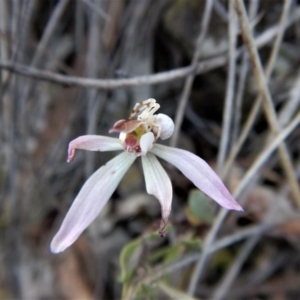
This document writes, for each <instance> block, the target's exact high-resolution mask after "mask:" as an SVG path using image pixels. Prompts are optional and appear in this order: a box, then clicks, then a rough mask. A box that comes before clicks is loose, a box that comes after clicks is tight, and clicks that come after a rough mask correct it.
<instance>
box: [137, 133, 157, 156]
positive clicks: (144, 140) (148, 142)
mask: <svg viewBox="0 0 300 300" xmlns="http://www.w3.org/2000/svg"><path fill="white" fill-rule="evenodd" d="M153 143H154V134H153V133H152V132H147V133H145V134H143V135H142V137H141V139H140V147H141V152H142V155H145V154H146V153H147V152H148V151H149V150H151V148H152V147H153Z"/></svg>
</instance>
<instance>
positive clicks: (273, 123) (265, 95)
mask: <svg viewBox="0 0 300 300" xmlns="http://www.w3.org/2000/svg"><path fill="white" fill-rule="evenodd" d="M288 2H290V0H286V3H288ZM287 6H289V5H288V4H287ZM235 7H236V11H237V14H238V17H239V21H240V26H241V29H242V35H243V38H244V41H245V44H246V47H247V49H248V51H249V55H250V60H251V62H252V64H253V72H254V75H255V79H256V81H257V85H258V88H259V91H260V94H261V96H262V99H263V108H264V111H265V114H266V118H267V120H268V122H269V125H270V127H271V129H272V132H273V133H274V134H275V135H278V134H279V133H280V126H279V123H278V121H277V116H276V112H275V109H274V106H273V101H272V98H271V94H270V91H269V88H268V85H267V80H266V76H265V74H264V71H263V68H262V65H261V61H260V58H259V55H258V51H257V48H256V46H255V43H254V39H253V36H252V33H251V29H250V26H249V21H248V17H247V13H246V9H245V6H244V3H243V1H242V0H236V1H235ZM279 156H280V160H281V163H282V166H283V168H284V170H285V173H286V175H287V178H288V181H289V183H290V186H291V191H292V194H293V196H294V201H295V203H296V205H297V206H298V207H299V208H300V189H299V185H298V181H297V178H296V176H295V173H294V170H293V165H292V162H291V159H290V156H289V152H288V149H287V147H286V144H285V143H282V145H280V146H279Z"/></svg>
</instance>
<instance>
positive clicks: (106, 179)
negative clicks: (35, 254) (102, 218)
mask: <svg viewBox="0 0 300 300" xmlns="http://www.w3.org/2000/svg"><path fill="white" fill-rule="evenodd" d="M135 158H136V156H135V155H134V154H132V153H128V152H122V153H121V154H119V155H118V156H116V157H115V158H113V159H112V160H110V161H109V162H108V163H107V164H105V165H104V166H102V167H101V168H100V169H98V170H97V171H96V172H95V173H94V174H93V175H92V176H91V177H90V178H89V179H88V180H87V181H86V182H85V184H84V185H83V187H82V188H81V190H80V192H79V194H78V196H77V197H76V199H75V200H74V202H73V204H72V206H71V208H70V209H69V211H68V213H67V215H66V217H65V219H64V221H63V223H62V225H61V227H60V229H59V231H58V233H57V234H56V235H55V237H54V238H53V240H52V242H51V251H52V252H54V253H57V252H61V251H63V250H65V249H66V248H67V247H69V246H70V245H71V244H72V243H74V241H75V240H76V239H77V238H78V236H79V235H80V234H81V233H82V231H83V230H84V229H85V228H86V227H88V226H89V225H90V223H91V222H92V221H93V220H94V219H95V218H96V217H97V215H98V214H99V213H100V211H101V210H102V208H103V207H104V205H105V204H106V202H107V201H108V199H109V198H110V197H111V195H112V193H113V192H114V191H115V189H116V188H117V185H118V184H119V182H120V180H121V179H122V177H123V176H124V174H125V173H126V171H127V170H128V169H129V167H130V166H131V164H132V163H133V162H134V160H135Z"/></svg>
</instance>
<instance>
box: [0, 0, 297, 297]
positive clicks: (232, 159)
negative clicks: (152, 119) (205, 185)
mask: <svg viewBox="0 0 300 300" xmlns="http://www.w3.org/2000/svg"><path fill="white" fill-rule="evenodd" d="M243 6H245V8H246V11H247V15H248V17H247V18H246V19H245V16H244V15H243V14H242V13H243V10H242V8H243ZM235 9H237V12H239V13H238V14H237V13H236V12H235ZM241 22H244V24H247V25H248V27H249V28H251V30H252V33H251V32H250V33H249V32H248V31H247V28H246V27H244V28H242V29H241V27H240V26H239V24H240V23H241ZM245 41H246V42H245ZM251 41H252V42H253V41H254V42H255V46H254V47H252V50H253V49H254V50H253V51H252V52H251V51H250V52H249V49H250V48H251V45H252V46H253V44H251ZM256 52H257V53H258V54H259V60H257V57H256V56H255V53H256ZM0 56H1V61H0V68H1V70H0V71H1V78H0V79H1V87H0V97H1V101H0V139H1V140H0V141H1V147H0V299H214V300H215V299H300V285H299V283H300V219H299V216H300V214H299V209H300V193H299V184H298V183H299V176H300V160H299V158H300V156H299V149H300V143H299V137H300V129H299V125H298V124H299V107H300V106H299V102H300V72H299V66H300V3H299V1H292V0H282V1H281V0H280V1H277V0H276V1H259V0H251V1H250V0H249V1H241V0H232V1H231V0H230V1H222V0H214V1H213V0H206V1H204V0H203V1H199V0H160V1H158V0H155V1H151V0H59V1H58V0H44V1H38V0H0ZM255 57H256V60H255ZM259 62H260V63H261V64H262V67H263V70H264V72H262V70H261V69H260V68H259V67H258V65H257V63H259ZM255 64H256V65H255ZM253 65H255V68H253ZM264 74H265V78H264ZM148 98H155V99H156V100H157V101H158V103H159V104H160V105H161V109H160V111H159V112H161V113H165V114H167V115H169V116H170V117H172V118H173V119H174V120H175V124H176V128H177V130H178V131H176V133H175V135H174V136H173V137H172V139H171V142H170V141H165V144H167V145H170V143H171V145H173V146H176V147H179V148H184V149H187V150H189V151H191V152H193V153H196V154H197V155H198V156H200V157H202V158H203V159H205V160H206V161H207V162H208V163H209V164H210V165H211V166H212V167H213V168H214V169H215V170H216V171H217V172H218V174H219V175H220V176H221V177H222V179H223V180H224V182H225V183H226V185H227V186H228V187H229V189H230V190H231V192H232V193H233V195H234V196H235V197H236V199H237V201H238V202H240V203H241V204H242V206H243V207H244V210H245V211H244V212H226V211H224V210H220V208H219V207H217V206H216V205H215V204H214V203H213V201H211V200H210V199H208V198H207V197H206V196H205V195H203V194H202V193H201V192H200V191H198V190H197V189H195V187H194V186H193V185H192V183H191V182H190V181H189V180H188V179H186V178H185V177H184V176H183V175H182V174H181V173H180V172H179V171H177V170H176V169H174V168H172V167H171V166H169V165H168V164H167V163H165V162H162V164H163V166H164V167H165V168H166V170H167V172H168V174H169V175H170V177H171V180H172V184H173V190H174V197H173V203H172V213H171V217H170V222H169V225H168V227H167V231H168V235H167V237H166V238H164V239H162V238H160V237H159V235H158V233H157V232H158V228H159V221H160V205H159V202H158V201H157V200H156V199H155V198H154V197H152V196H150V195H147V193H146V190H145V183H144V178H143V173H142V169H141V165H140V161H139V160H137V161H136V162H135V164H134V165H133V166H132V167H131V168H130V170H129V171H128V173H127V174H126V176H125V177H124V179H123V180H122V182H121V184H120V185H119V187H118V188H117V190H116V192H115V193H114V194H113V196H112V199H111V200H110V201H109V202H108V204H107V205H106V206H105V208H104V209H103V211H102V212H101V214H100V216H99V217H98V218H97V219H96V220H95V221H94V222H93V223H92V225H91V226H89V228H88V229H87V230H86V231H85V232H84V234H82V236H81V237H80V238H79V239H78V241H77V242H76V243H75V244H74V245H72V246H71V247H70V248H69V249H67V250H66V251H65V252H63V253H61V254H57V255H55V254H52V253H51V252H50V250H49V245H50V241H51V239H52V238H53V236H54V234H55V233H56V232H57V230H58V228H59V226H60V224H61V222H62V220H63V218H64V216H65V215H66V212H67V210H68V208H69V207H70V205H71V203H72V201H73V199H74V198H75V197H76V195H77V193H78V192H79V190H80V188H81V186H82V185H83V183H84V182H85V180H86V179H87V178H88V177H89V176H90V175H91V174H92V173H93V172H94V171H95V170H97V169H98V168H99V167H100V166H101V165H103V164H105V163H106V162H107V161H108V160H109V159H111V158H113V157H114V156H115V153H111V152H104V153H98V152H97V153H88V152H85V151H78V152H77V155H76V158H75V160H74V161H73V162H72V163H70V164H68V163H66V158H67V147H68V143H69V141H71V140H72V139H74V138H76V137H78V136H80V135H85V134H98V135H108V130H109V129H110V128H111V127H112V126H113V124H114V123H115V122H116V121H117V120H120V119H124V118H127V117H128V116H129V114H130V111H131V109H132V108H133V106H134V104H135V103H136V102H137V101H141V100H145V99H148ZM268 100H270V101H268ZM261 104H263V105H261ZM280 139H281V141H282V140H284V143H283V144H282V145H281V146H280V151H277V148H278V145H279V140H280ZM276 143H277V144H276ZM272 147H273V148H272ZM99 196H101V195H99Z"/></svg>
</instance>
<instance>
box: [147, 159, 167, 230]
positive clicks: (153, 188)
mask: <svg viewBox="0 0 300 300" xmlns="http://www.w3.org/2000/svg"><path fill="white" fill-rule="evenodd" d="M142 164H143V170H144V176H145V182H146V189H147V193H148V194H151V195H153V196H155V197H156V198H157V199H158V201H159V202H160V205H161V214H162V222H161V227H160V232H161V234H162V235H163V229H164V228H165V227H166V225H167V222H168V218H169V215H170V212H171V204H172V197H173V191H172V184H171V180H170V178H169V176H168V174H167V173H166V171H165V170H164V168H163V167H162V166H161V164H160V162H159V161H158V160H157V158H156V157H155V156H154V155H153V154H152V153H147V155H145V156H142Z"/></svg>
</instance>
